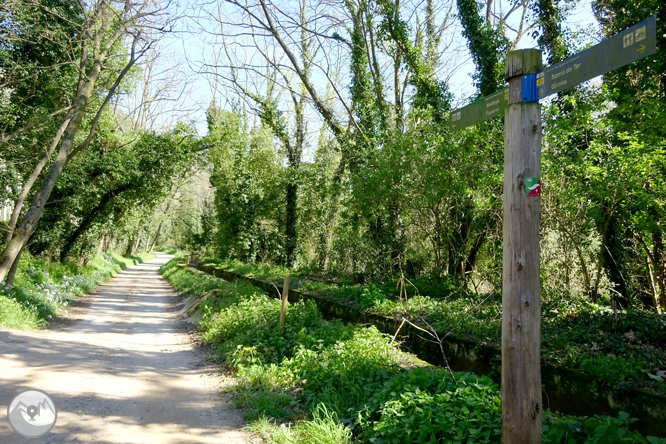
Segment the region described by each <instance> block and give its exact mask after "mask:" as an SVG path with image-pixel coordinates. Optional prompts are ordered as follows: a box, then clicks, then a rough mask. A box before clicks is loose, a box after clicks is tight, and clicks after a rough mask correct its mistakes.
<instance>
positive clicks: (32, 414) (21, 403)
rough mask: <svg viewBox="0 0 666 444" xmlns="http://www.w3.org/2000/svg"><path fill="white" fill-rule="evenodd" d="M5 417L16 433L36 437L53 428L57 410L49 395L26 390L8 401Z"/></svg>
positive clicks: (38, 391)
mask: <svg viewBox="0 0 666 444" xmlns="http://www.w3.org/2000/svg"><path fill="white" fill-rule="evenodd" d="M7 417H8V418H9V424H10V425H11V426H12V428H13V429H14V431H15V432H16V433H18V434H19V435H23V436H25V437H26V438H37V437H38V436H42V435H45V434H46V433H48V432H49V431H50V430H51V429H52V428H53V426H54V425H55V423H56V419H57V418H58V412H57V410H56V408H55V404H53V401H52V400H51V398H49V395H47V394H46V393H44V392H43V391H41V390H26V391H24V392H21V393H19V394H18V395H16V397H15V398H14V399H12V402H11V403H9V408H8V409H7Z"/></svg>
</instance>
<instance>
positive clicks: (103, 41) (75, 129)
mask: <svg viewBox="0 0 666 444" xmlns="http://www.w3.org/2000/svg"><path fill="white" fill-rule="evenodd" d="M88 6H90V8H89V9H86V10H85V11H81V14H82V16H83V17H82V24H81V27H80V28H79V35H80V36H81V37H82V41H81V43H80V47H79V58H78V60H79V62H78V69H79V74H78V80H77V82H76V88H75V92H74V94H73V98H72V106H71V108H70V109H69V110H68V111H67V113H66V114H65V116H64V117H63V118H62V121H61V123H60V126H59V130H58V132H59V133H60V132H62V136H61V140H60V141H59V148H58V151H57V154H56V157H55V159H54V160H53V163H52V165H51V167H50V169H49V171H48V173H47V174H46V176H45V178H44V181H43V184H42V186H41V189H40V191H39V192H38V193H37V194H36V195H35V197H34V199H33V201H32V203H31V205H30V208H29V210H28V211H27V212H26V214H25V216H24V217H23V219H22V221H21V223H20V225H19V226H18V228H17V229H16V231H15V233H14V236H13V237H12V239H11V241H10V242H9V243H8V245H7V247H6V248H5V250H4V252H3V254H2V256H1V257H0V281H1V280H3V279H4V278H5V276H6V275H7V273H8V272H9V269H10V268H11V266H12V264H13V263H14V261H15V260H16V258H17V256H18V254H19V252H20V251H21V250H22V249H23V248H24V246H25V244H26V243H27V241H28V239H29V238H30V236H31V235H32V233H33V231H34V229H35V227H36V225H37V223H38V221H39V219H40V217H41V215H42V213H43V211H44V207H45V205H46V203H47V201H48V199H49V196H50V195H51V192H52V190H53V188H54V186H55V184H56V182H57V180H58V178H59V177H60V174H61V173H62V171H63V169H64V167H65V165H66V164H67V162H68V161H69V160H71V159H72V158H73V157H74V156H76V154H78V153H79V152H80V151H81V150H82V149H83V148H85V146H87V144H88V143H90V141H91V140H92V138H93V137H94V134H95V129H96V127H97V124H98V122H99V118H100V117H101V116H102V113H103V111H104V108H105V107H106V105H108V103H109V102H110V100H111V98H112V97H113V95H114V93H115V91H116V90H117V88H118V86H119V84H120V83H121V82H122V80H123V79H124V77H125V76H126V75H127V73H128V71H129V70H130V69H131V67H132V66H133V65H134V63H136V60H137V59H138V58H140V57H141V56H142V55H143V54H144V53H145V52H146V51H147V50H148V49H149V48H150V47H151V46H152V44H153V43H154V38H155V37H156V36H157V33H158V31H162V30H164V28H163V26H164V25H163V23H160V21H161V20H162V18H163V17H162V14H163V13H164V9H163V8H161V7H154V6H153V4H152V2H148V1H146V2H133V1H131V0H124V1H120V2H112V1H111V0H99V1H98V2H96V3H93V4H90V5H88ZM125 39H127V41H128V47H129V49H128V53H129V54H128V55H127V58H126V59H125V60H126V61H125V63H124V64H123V65H124V66H122V67H121V68H120V69H119V70H118V71H116V70H114V69H113V68H112V67H113V65H114V62H118V60H114V56H116V54H117V53H116V51H117V50H118V48H119V45H122V44H123V43H124V40H125ZM100 86H102V88H101V90H100V89H99V87H100ZM104 87H106V88H104ZM103 91H106V97H105V98H104V99H103V100H102V101H101V103H100V104H99V107H98V109H97V110H96V113H94V115H95V118H94V119H93V121H92V124H91V127H90V131H89V134H88V135H87V137H86V138H85V139H84V140H83V141H82V142H80V143H78V144H76V143H75V141H76V137H77V134H78V133H79V130H80V128H81V122H82V121H83V118H84V115H85V114H86V108H87V107H88V106H89V104H90V102H91V98H93V97H94V96H95V94H100V93H102V94H103Z"/></svg>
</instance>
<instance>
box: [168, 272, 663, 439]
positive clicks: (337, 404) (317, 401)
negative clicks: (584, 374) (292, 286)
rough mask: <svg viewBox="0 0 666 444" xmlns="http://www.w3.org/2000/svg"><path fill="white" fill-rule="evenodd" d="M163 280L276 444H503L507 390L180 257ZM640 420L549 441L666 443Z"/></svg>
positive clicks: (575, 429) (554, 419)
mask: <svg viewBox="0 0 666 444" xmlns="http://www.w3.org/2000/svg"><path fill="white" fill-rule="evenodd" d="M161 272H162V273H163V274H164V276H166V277H167V278H168V279H169V280H170V282H171V283H172V285H173V286H174V287H175V288H176V289H177V290H178V291H181V292H184V291H186V292H187V293H189V294H190V295H194V296H197V297H203V296H205V295H208V298H207V299H206V301H205V302H204V304H203V305H204V308H203V311H204V315H203V319H202V321H201V323H200V328H201V330H202V338H203V341H204V342H206V343H208V344H211V345H212V346H213V347H214V348H215V349H216V350H217V352H218V355H219V359H220V361H221V363H222V364H223V365H224V366H226V367H227V368H229V369H231V370H233V371H234V372H235V376H236V379H237V384H236V386H235V387H234V389H233V396H234V399H235V402H236V405H237V406H238V407H240V408H242V409H243V410H244V414H245V417H246V419H247V420H248V421H250V425H249V428H250V429H251V430H253V431H254V432H256V433H258V434H260V435H262V436H263V437H264V438H265V439H266V440H267V441H269V442H274V443H294V442H299V443H344V444H347V443H356V442H370V443H375V444H381V443H385V444H389V443H412V442H413V443H417V442H418V443H430V442H432V443H439V442H447V443H497V442H499V441H500V435H501V404H500V399H499V389H498V387H497V385H496V384H495V383H494V382H493V381H491V380H490V379H489V378H486V377H480V376H476V375H474V374H471V373H454V374H453V375H454V377H455V380H454V377H453V376H452V375H451V374H449V373H448V372H446V371H445V370H443V369H441V368H436V367H430V366H425V365H423V364H419V363H418V361H417V360H416V359H414V358H413V357H412V356H411V355H407V354H405V353H403V352H401V351H400V350H399V349H398V348H397V347H396V344H395V343H393V341H392V339H391V338H390V337H389V336H387V335H385V334H382V333H380V332H378V331H377V330H376V328H374V327H366V326H360V325H345V324H343V323H342V322H340V321H338V320H325V319H323V318H322V316H321V313H320V312H319V311H318V309H317V307H316V305H315V304H313V303H303V302H299V303H296V304H292V305H290V306H289V310H288V313H287V321H286V325H285V327H284V329H280V326H279V322H278V319H279V312H280V304H279V302H278V301H277V300H275V299H271V298H269V297H267V296H266V295H264V294H263V293H262V292H261V291H260V290H259V289H257V288H255V287H253V286H251V285H247V284H242V283H238V282H236V283H229V282H226V281H224V280H222V279H217V278H214V277H212V276H209V275H205V274H203V273H201V272H198V271H196V270H193V269H191V268H187V267H182V266H179V265H178V263H177V259H174V260H172V261H170V262H169V263H167V264H165V265H164V266H163V267H162V269H161ZM631 421H632V419H631V418H630V416H629V415H628V414H625V413H622V414H620V416H618V417H617V418H613V417H607V416H598V417H596V416H595V417H590V418H577V417H559V416H556V415H554V414H552V413H550V412H546V415H545V418H544V434H543V440H542V442H544V443H560V442H567V443H590V444H592V443H602V442H605V443H611V442H612V443H615V442H631V443H651V444H657V443H661V444H664V443H666V439H661V438H655V437H650V438H645V437H643V436H641V435H640V434H639V433H638V432H634V431H631V430H629V428H628V425H629V424H630V422H631ZM604 439H605V440H604Z"/></svg>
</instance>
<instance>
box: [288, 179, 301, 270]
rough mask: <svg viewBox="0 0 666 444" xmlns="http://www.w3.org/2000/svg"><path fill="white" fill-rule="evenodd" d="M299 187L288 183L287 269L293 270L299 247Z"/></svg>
mask: <svg viewBox="0 0 666 444" xmlns="http://www.w3.org/2000/svg"><path fill="white" fill-rule="evenodd" d="M297 204H298V186H297V185H296V184H295V183H293V182H291V181H289V182H288V183H287V209H286V210H287V214H286V224H287V226H286V234H287V242H286V254H287V258H286V259H287V264H286V265H287V268H292V267H293V266H294V263H295V262H296V252H297V245H298V212H297V211H298V208H297Z"/></svg>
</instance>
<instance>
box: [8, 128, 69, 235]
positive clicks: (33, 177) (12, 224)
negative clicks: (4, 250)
mask: <svg viewBox="0 0 666 444" xmlns="http://www.w3.org/2000/svg"><path fill="white" fill-rule="evenodd" d="M67 125H69V120H65V121H64V122H63V123H62V125H60V128H58V131H57V132H56V135H55V137H54V139H53V141H52V142H51V145H50V146H49V149H48V150H46V153H45V154H44V156H43V157H42V158H41V159H40V161H39V162H38V163H37V165H35V168H34V169H33V170H32V173H31V174H30V177H28V180H27V181H26V182H25V184H24V185H23V189H21V193H20V194H19V195H18V198H17V199H16V203H15V204H14V210H13V211H12V216H11V218H10V219H9V223H8V225H7V228H8V230H7V236H6V239H7V242H9V241H10V240H12V237H13V235H14V229H15V228H16V224H17V223H18V219H19V215H20V214H21V210H22V209H23V204H24V203H25V199H26V198H27V197H28V193H30V190H31V189H32V186H33V185H34V184H35V182H36V181H37V179H38V178H39V175H40V174H42V170H43V169H44V167H45V166H46V164H47V163H48V161H49V159H50V158H51V156H52V155H53V152H54V151H55V149H56V147H57V146H58V143H60V139H61V138H62V135H63V133H64V132H65V129H66V128H67Z"/></svg>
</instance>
